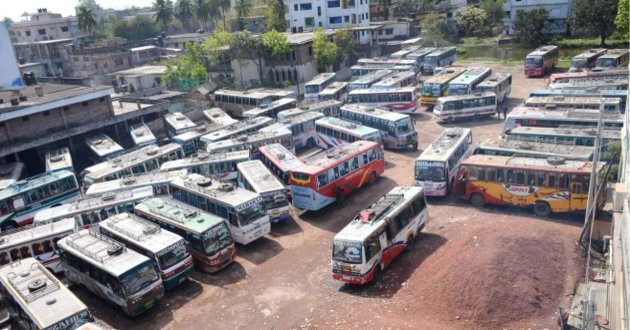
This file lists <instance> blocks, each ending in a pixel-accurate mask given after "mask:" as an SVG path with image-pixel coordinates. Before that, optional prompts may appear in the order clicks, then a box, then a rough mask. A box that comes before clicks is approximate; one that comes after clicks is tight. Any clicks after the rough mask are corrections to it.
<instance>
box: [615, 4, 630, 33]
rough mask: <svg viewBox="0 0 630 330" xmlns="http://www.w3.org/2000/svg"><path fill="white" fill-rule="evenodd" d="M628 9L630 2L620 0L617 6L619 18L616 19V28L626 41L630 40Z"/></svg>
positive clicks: (629, 13)
mask: <svg viewBox="0 0 630 330" xmlns="http://www.w3.org/2000/svg"><path fill="white" fill-rule="evenodd" d="M628 7H630V0H619V5H618V6H617V17H615V26H616V27H617V31H618V32H619V33H620V34H621V36H622V37H624V38H625V39H626V40H628V39H629V38H630V33H629V32H630V31H629V30H630V20H629V19H628V16H629V15H630V12H629V9H628Z"/></svg>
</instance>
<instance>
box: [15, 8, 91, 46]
mask: <svg viewBox="0 0 630 330" xmlns="http://www.w3.org/2000/svg"><path fill="white" fill-rule="evenodd" d="M22 17H25V20H24V21H21V22H15V23H11V29H12V30H13V31H15V36H16V38H17V42H18V43H22V42H36V41H44V40H58V39H77V38H84V37H87V36H88V34H87V33H85V32H84V31H82V30H81V29H80V28H79V19H78V18H76V17H74V16H68V17H62V16H61V14H55V13H49V12H48V10H47V9H46V8H39V9H37V13H31V14H29V13H24V14H22Z"/></svg>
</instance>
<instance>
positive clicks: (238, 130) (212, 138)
mask: <svg viewBox="0 0 630 330" xmlns="http://www.w3.org/2000/svg"><path fill="white" fill-rule="evenodd" d="M273 123H274V120H273V119H271V118H269V117H264V116H260V117H254V118H248V119H244V120H241V121H239V122H236V123H234V124H231V125H228V126H225V127H224V128H223V129H220V130H218V131H214V132H212V133H209V134H206V135H204V136H202V137H201V141H202V142H204V143H206V144H208V143H212V142H217V141H221V140H227V139H229V138H231V137H233V136H236V135H239V134H244V133H249V132H256V131H258V130H259V129H261V128H263V127H265V126H269V125H271V124H273Z"/></svg>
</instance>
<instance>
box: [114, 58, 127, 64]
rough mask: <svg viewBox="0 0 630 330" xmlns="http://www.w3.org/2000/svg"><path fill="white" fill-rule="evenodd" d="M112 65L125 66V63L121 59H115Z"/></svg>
mask: <svg viewBox="0 0 630 330" xmlns="http://www.w3.org/2000/svg"><path fill="white" fill-rule="evenodd" d="M114 63H115V64H116V65H123V64H125V61H124V60H123V59H122V58H117V59H114Z"/></svg>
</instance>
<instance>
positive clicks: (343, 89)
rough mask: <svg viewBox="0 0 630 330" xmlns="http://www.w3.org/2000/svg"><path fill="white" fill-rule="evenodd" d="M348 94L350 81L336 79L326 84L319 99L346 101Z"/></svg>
mask: <svg viewBox="0 0 630 330" xmlns="http://www.w3.org/2000/svg"><path fill="white" fill-rule="evenodd" d="M347 96H348V83H347V82H343V81H335V82H333V83H331V84H330V85H328V86H326V88H324V90H323V91H321V92H319V96H318V98H317V100H318V101H320V102H321V101H327V100H337V101H340V102H342V103H343V102H345V101H346V97H347Z"/></svg>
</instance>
